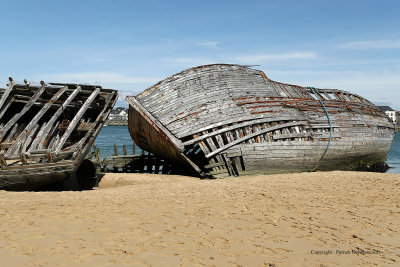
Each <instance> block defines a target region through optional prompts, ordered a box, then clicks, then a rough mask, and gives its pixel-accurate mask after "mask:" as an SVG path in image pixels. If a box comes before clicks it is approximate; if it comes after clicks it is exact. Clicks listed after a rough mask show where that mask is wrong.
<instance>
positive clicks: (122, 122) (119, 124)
mask: <svg viewBox="0 0 400 267" xmlns="http://www.w3.org/2000/svg"><path fill="white" fill-rule="evenodd" d="M104 126H128V121H118V122H117V121H107V122H106V123H105V124H104Z"/></svg>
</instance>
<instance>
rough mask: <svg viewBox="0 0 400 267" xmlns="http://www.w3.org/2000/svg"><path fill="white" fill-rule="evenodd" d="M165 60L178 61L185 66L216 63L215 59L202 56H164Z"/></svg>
mask: <svg viewBox="0 0 400 267" xmlns="http://www.w3.org/2000/svg"><path fill="white" fill-rule="evenodd" d="M164 60H165V61H168V62H172V63H178V64H179V65H185V66H198V65H206V64H213V63H216V61H215V60H213V59H210V58H204V57H177V58H164Z"/></svg>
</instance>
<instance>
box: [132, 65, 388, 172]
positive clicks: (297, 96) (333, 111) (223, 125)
mask: <svg viewBox="0 0 400 267" xmlns="http://www.w3.org/2000/svg"><path fill="white" fill-rule="evenodd" d="M136 99H137V101H138V102H140V103H141V105H143V106H144V107H145V108H146V110H147V111H148V112H149V113H150V114H151V115H152V116H154V118H155V119H156V120H157V121H159V123H160V124H162V125H163V126H164V127H165V128H166V129H167V130H168V132H170V133H171V134H172V135H174V136H175V137H176V138H178V139H181V140H182V142H183V145H184V146H185V147H187V148H191V147H192V146H193V145H195V144H198V145H199V146H200V147H201V148H202V151H203V154H204V157H205V158H208V164H206V165H205V166H204V168H206V169H212V170H213V171H211V174H212V175H213V174H215V175H219V174H220V172H221V171H223V170H220V169H219V168H221V167H222V166H224V165H225V167H227V168H228V169H229V168H230V167H229V166H234V164H236V163H234V162H239V161H240V162H241V163H240V164H241V165H243V168H242V169H243V170H244V169H246V168H247V167H246V165H249V166H253V167H254V168H255V169H257V168H265V166H269V167H274V168H278V169H279V168H281V169H282V168H285V166H286V165H285V164H282V162H281V164H279V161H282V159H285V160H288V161H289V163H288V166H290V168H291V169H295V168H296V166H297V167H298V168H299V169H301V170H304V169H307V168H309V169H312V168H313V167H314V166H315V165H316V164H317V163H318V160H320V158H321V156H322V154H323V153H324V151H325V150H326V148H327V146H328V145H330V146H331V148H329V149H328V153H327V154H326V156H325V158H324V159H323V160H322V162H321V163H322V164H321V168H322V167H323V168H326V161H327V160H328V159H329V160H331V161H332V162H333V163H334V164H333V168H339V169H340V168H345V167H341V166H340V164H343V161H342V160H341V159H342V158H346V157H347V156H348V158H351V159H352V158H353V157H355V158H356V155H359V156H360V157H359V160H363V159H368V160H370V161H378V160H384V158H383V157H382V155H385V151H386V153H387V150H388V147H389V146H390V142H391V140H392V139H393V132H394V126H393V124H392V123H391V122H390V121H389V120H388V119H387V117H386V116H385V115H384V114H383V113H382V112H381V111H380V110H379V109H377V108H376V107H375V106H374V105H373V104H372V103H370V102H369V101H368V100H365V99H364V98H362V97H360V96H358V95H355V94H351V93H349V92H346V91H342V90H336V89H316V91H313V90H311V89H309V88H305V87H300V86H295V85H289V84H284V83H278V82H274V81H272V80H270V79H269V78H268V77H267V76H266V75H265V74H264V73H263V72H261V71H258V70H253V69H250V68H248V67H246V66H238V65H228V64H215V65H207V66H200V67H196V68H192V69H189V70H186V71H183V72H181V73H178V74H176V75H174V76H171V77H169V78H167V79H165V80H163V81H161V82H159V83H158V84H156V85H155V86H153V87H151V88H149V89H147V90H145V91H144V92H143V93H141V94H139V95H138V96H137V97H136ZM320 101H323V102H324V103H325V108H326V111H327V113H328V116H329V117H330V121H331V122H332V125H330V124H329V123H328V117H327V115H326V111H325V110H324V108H323V106H322V105H321V102H320ZM299 120H301V121H305V123H304V124H303V125H285V124H287V123H291V122H296V121H299ZM279 125H285V126H284V127H282V126H279ZM274 127H278V128H274ZM330 131H332V133H333V134H332V135H331V134H330ZM331 137H332V140H331V142H328V141H329V140H330V138H331ZM144 138H146V137H144ZM288 140H290V142H289V143H288ZM377 140H380V141H377ZM271 145H273V146H271ZM247 147H249V150H248V149H247ZM242 148H244V149H242ZM271 149H272V150H271ZM187 151H191V150H190V149H188V150H187ZM304 151H306V153H304ZM223 153H227V154H226V155H227V157H226V158H224V155H225V154H223ZM374 153H375V155H376V156H375V157H372V156H370V155H371V154H374ZM229 155H235V156H232V157H231V158H230V156H229ZM343 155H344V156H343ZM346 155H347V156H346ZM190 156H191V154H190V155H189V154H188V157H190ZM301 157H305V158H304V159H303V160H304V161H306V162H307V164H305V165H306V166H307V167H304V166H298V165H299V164H300V163H299V162H301V160H302V159H301ZM221 159H223V161H224V163H225V164H224V165H222V164H221V163H220V162H221ZM246 159H248V160H246ZM268 162H270V163H271V162H273V164H272V165H271V164H270V163H268ZM290 162H291V163H290ZM339 163H340V164H339ZM263 164H264V165H263ZM200 167H201V166H200ZM233 169H234V168H233ZM237 172H238V171H235V172H233V171H231V172H230V175H232V174H234V175H236V174H237ZM214 177H216V176H214Z"/></svg>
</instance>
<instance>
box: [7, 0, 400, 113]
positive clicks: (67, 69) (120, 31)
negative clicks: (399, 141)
mask: <svg viewBox="0 0 400 267" xmlns="http://www.w3.org/2000/svg"><path fill="white" fill-rule="evenodd" d="M0 10H1V15H0V26H1V27H0V87H2V88H4V87H5V84H6V82H7V80H8V77H9V76H11V77H13V78H14V80H16V81H23V80H24V79H25V78H26V79H28V80H29V81H31V82H39V81H40V80H44V81H45V82H77V83H91V84H100V85H102V86H103V87H106V88H112V89H118V90H119V94H120V99H119V101H118V103H117V106H127V103H126V101H125V100H124V99H125V96H127V95H136V94H138V93H140V92H141V91H143V90H144V89H146V88H148V87H150V86H151V85H153V84H155V83H157V82H158V81H160V80H162V79H164V78H166V77H169V76H171V75H173V74H175V73H177V72H180V71H182V70H184V69H187V68H190V67H194V66H198V65H204V64H212V63H234V64H243V65H258V66H257V67H254V68H256V69H259V70H262V71H264V72H265V73H266V75H267V76H268V77H269V78H270V79H272V80H275V81H279V82H285V83H291V84H297V85H302V86H314V87H318V88H336V89H341V90H346V91H350V92H352V93H355V94H358V95H361V96H363V97H365V98H367V99H368V100H370V101H372V102H374V103H376V104H378V105H390V106H392V107H393V108H394V109H397V110H400V15H399V14H400V1H385V0H381V1H371V0H363V1H351V0H346V1H342V0H336V1H325V0H318V1H289V0H286V1H279V0H274V1H268V0H265V1H252V0H247V1H236V0H230V1H225V0H223V1H218V0H214V1H208V0H202V1H188V0H186V1H183V0H182V1H179V0H172V1H165V0H164V1H156V0H146V1H127V0H126V1H122V0H114V1H106V0H97V1H91V0H88V1H83V0H80V1H75V0H69V1H61V0H52V1H41V0H36V1H19V0H13V1H9V0H2V1H0Z"/></svg>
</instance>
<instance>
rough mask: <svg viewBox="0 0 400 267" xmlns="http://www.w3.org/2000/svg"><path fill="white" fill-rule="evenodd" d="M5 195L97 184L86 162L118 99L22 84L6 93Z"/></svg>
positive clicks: (2, 131)
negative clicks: (72, 179) (67, 184)
mask: <svg viewBox="0 0 400 267" xmlns="http://www.w3.org/2000/svg"><path fill="white" fill-rule="evenodd" d="M0 97H1V98H0V190H1V189H7V190H34V189H37V188H40V187H42V186H45V185H49V184H56V183H59V182H63V181H64V180H66V179H69V178H70V177H76V178H77V180H78V184H79V188H80V189H89V188H91V187H93V186H94V184H95V182H96V168H95V167H94V165H93V163H92V162H91V161H90V160H88V159H85V155H86V154H87V152H88V151H89V150H90V147H91V146H92V144H93V142H94V140H95V139H96V136H97V135H98V133H99V131H100V129H101V128H102V126H103V124H104V122H105V120H106V118H107V116H108V114H109V113H110V112H111V110H112V108H113V106H114V104H115V102H116V100H117V97H118V94H117V91H116V90H111V89H103V88H102V87H101V86H98V85H84V84H63V83H49V84H46V83H44V82H43V81H42V82H41V83H40V84H38V85H33V84H30V83H29V82H28V81H26V80H25V83H24V84H17V83H15V82H14V80H13V79H12V78H9V83H8V86H7V88H6V89H0Z"/></svg>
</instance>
